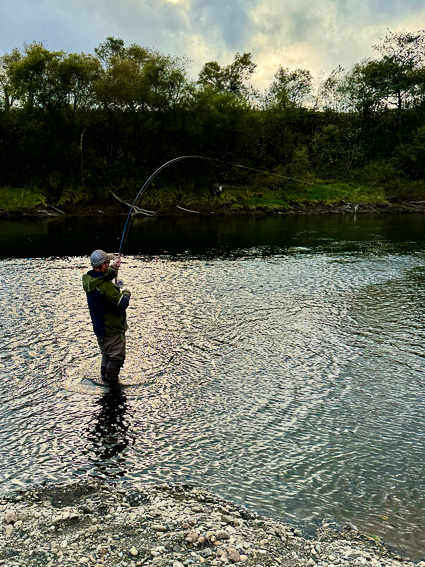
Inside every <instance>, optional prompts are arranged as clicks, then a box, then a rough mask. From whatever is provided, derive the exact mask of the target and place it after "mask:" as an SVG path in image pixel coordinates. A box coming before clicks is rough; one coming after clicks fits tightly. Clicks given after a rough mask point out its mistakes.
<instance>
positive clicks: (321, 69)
mask: <svg viewBox="0 0 425 567" xmlns="http://www.w3.org/2000/svg"><path fill="white" fill-rule="evenodd" d="M424 28H425V0H0V54H3V53H8V52H10V51H11V50H12V49H13V48H14V47H21V46H22V45H23V44H24V43H31V42H32V41H37V42H43V43H44V45H45V46H46V47H47V48H48V49H50V50H53V51H56V50H58V51H59V50H64V51H66V52H68V53H76V52H78V53H79V52H85V53H93V52H94V51H93V50H94V48H95V47H96V46H97V45H98V44H99V43H101V42H102V41H104V40H105V39H106V38H107V37H108V36H113V37H116V38H121V39H123V40H124V41H125V44H126V45H130V44H131V43H137V44H138V45H141V46H143V47H149V48H154V49H157V50H158V51H160V52H161V53H164V54H167V55H173V56H186V57H188V58H189V59H190V60H191V65H190V67H189V74H190V76H191V77H192V78H194V79H196V78H197V76H198V73H199V71H200V70H201V69H202V66H203V65H204V64H205V63H206V62H208V61H217V62H218V63H219V64H220V65H228V64H230V63H231V62H232V61H233V59H234V56H235V54H236V53H237V52H239V53H244V52H250V53H251V54H252V59H253V61H254V63H256V64H257V69H256V72H255V75H254V78H253V84H254V86H256V87H257V88H259V89H265V88H267V87H268V86H269V85H270V83H271V82H272V80H273V76H274V74H275V72H276V71H277V69H278V67H279V66H280V65H282V66H283V67H289V68H290V69H297V68H302V69H309V70H310V71H311V72H312V73H313V75H314V76H320V75H322V76H327V75H328V74H329V73H330V72H331V71H332V70H333V69H335V68H337V67H338V66H341V67H342V68H343V69H345V70H349V69H350V68H351V67H352V66H353V65H354V64H355V63H358V62H360V61H361V60H362V59H364V58H365V57H370V56H373V55H374V53H375V52H374V51H373V49H372V46H373V45H376V44H377V43H379V42H380V39H382V38H383V37H385V34H386V33H387V30H391V31H393V32H394V31H399V30H402V29H405V30H407V31H417V30H420V29H424Z"/></svg>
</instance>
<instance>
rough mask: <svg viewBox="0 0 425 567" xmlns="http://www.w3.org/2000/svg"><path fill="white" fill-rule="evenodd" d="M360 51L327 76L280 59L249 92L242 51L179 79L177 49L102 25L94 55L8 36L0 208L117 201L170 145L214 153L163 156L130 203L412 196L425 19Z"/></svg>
mask: <svg viewBox="0 0 425 567" xmlns="http://www.w3.org/2000/svg"><path fill="white" fill-rule="evenodd" d="M374 52H375V57H373V58H369V59H364V60H363V61H361V62H359V63H357V64H355V65H354V66H353V68H352V69H350V70H344V69H341V68H338V69H335V70H334V71H333V72H332V73H331V74H330V75H329V76H327V77H324V76H323V77H320V78H317V77H315V78H314V77H313V75H312V74H311V73H310V71H308V70H305V69H288V68H285V67H282V66H281V67H279V68H278V69H277V70H276V74H275V78H274V81H273V82H272V84H271V85H270V86H269V88H268V89H266V91H264V92H259V91H257V90H256V89H254V88H253V87H252V79H253V77H254V76H255V72H256V64H255V63H254V62H253V60H252V55H251V54H250V53H243V54H240V53H237V54H236V55H235V57H234V60H233V62H231V63H230V64H229V65H227V66H222V65H220V64H219V63H217V62H215V61H211V62H207V63H205V65H204V66H203V68H202V70H201V72H200V73H199V76H198V79H197V80H195V81H194V80H191V79H190V78H189V75H188V68H189V63H190V62H189V61H188V60H187V59H185V58H182V57H173V56H169V55H164V54H162V53H160V52H158V51H155V50H152V49H148V48H146V47H142V46H139V45H136V44H133V45H130V46H126V45H125V43H124V41H123V40H121V39H117V38H112V37H109V38H107V39H106V40H105V42H103V43H101V44H100V45H99V46H98V47H97V48H95V50H94V53H93V54H85V53H66V52H64V51H50V50H49V49H47V47H45V46H44V45H43V44H41V43H31V44H26V45H24V46H23V47H22V48H16V49H14V50H13V51H12V52H11V53H8V54H5V55H3V56H2V57H0V140H1V145H0V172H1V173H0V187H1V188H0V208H3V209H4V208H6V209H7V208H9V209H10V208H16V207H25V206H27V207H34V206H36V205H37V204H42V203H44V204H50V205H53V206H56V207H60V208H61V209H65V210H67V209H68V210H70V209H72V208H73V207H76V206H77V205H81V204H84V203H113V202H115V200H114V197H113V196H112V192H113V193H115V194H116V195H118V196H119V198H120V199H122V200H127V201H131V200H132V198H133V197H134V195H135V194H136V192H137V190H138V189H139V188H140V187H141V185H142V184H143V183H144V182H145V180H146V179H147V178H148V177H149V176H150V175H151V174H152V172H153V171H155V170H156V169H157V168H158V167H159V166H161V165H162V164H163V163H165V162H167V161H168V160H171V159H173V158H175V157H178V156H182V155H201V156H208V157H211V158H214V159H216V160H222V161H223V162H225V163H219V162H218V161H217V162H205V161H201V160H185V161H182V162H180V163H177V164H175V165H172V166H171V167H169V168H167V169H166V170H164V172H163V173H162V174H161V175H160V176H158V178H157V179H156V180H155V182H154V184H153V185H152V187H151V189H150V190H149V191H148V192H147V193H146V196H145V197H144V200H143V201H142V202H141V203H140V206H141V207H144V208H146V209H149V210H158V209H162V210H164V209H167V208H173V207H175V206H180V207H187V208H189V209H192V208H194V209H196V208H198V209H202V208H204V209H208V208H210V209H231V210H232V209H233V210H237V209H246V210H250V209H251V210H255V209H256V208H262V209H264V210H270V211H273V210H285V209H288V208H290V207H291V206H292V205H293V204H294V203H300V202H321V203H325V204H326V203H337V202H350V203H387V202H391V201H394V200H407V201H409V200H410V201H420V200H425V159H424V156H425V31H424V30H421V31H417V32H409V31H405V30H402V31H399V32H391V31H388V32H387V35H386V36H385V37H384V38H382V40H381V41H380V43H379V44H378V45H376V46H374ZM236 164H237V165H243V166H244V168H238V167H234V166H235V165H236ZM264 172H267V174H266V173H264Z"/></svg>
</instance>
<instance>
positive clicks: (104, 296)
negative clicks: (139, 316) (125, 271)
mask: <svg viewBox="0 0 425 567" xmlns="http://www.w3.org/2000/svg"><path fill="white" fill-rule="evenodd" d="M90 261H91V264H92V267H93V269H92V270H90V271H88V272H87V274H84V276H83V287H84V291H85V292H86V294H87V303H88V305H89V310H90V316H91V319H92V323H93V330H94V332H95V335H96V336H97V342H98V344H99V347H100V351H101V353H102V362H101V375H102V379H103V380H105V382H108V383H115V382H117V381H118V375H119V373H120V370H121V368H122V366H123V365H124V360H125V332H126V330H127V321H126V309H127V307H128V304H129V302H130V295H131V293H130V292H129V291H128V290H127V289H124V290H123V291H121V289H120V288H119V287H118V286H117V285H115V284H114V283H113V281H112V280H113V279H114V278H116V277H117V274H118V268H119V267H120V265H121V258H120V257H118V258H116V257H115V256H114V255H113V254H107V253H106V252H104V251H103V250H95V251H94V252H93V254H92V255H91V257H90Z"/></svg>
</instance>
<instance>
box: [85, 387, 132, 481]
mask: <svg viewBox="0 0 425 567" xmlns="http://www.w3.org/2000/svg"><path fill="white" fill-rule="evenodd" d="M97 403H98V404H99V405H100V411H99V414H98V415H97V416H96V423H95V425H94V427H93V429H91V431H90V433H89V439H90V440H91V442H92V443H93V452H94V454H95V456H96V457H97V458H96V462H97V463H98V464H99V468H100V469H101V470H103V472H105V473H106V474H108V475H110V476H115V475H118V476H122V475H124V474H125V473H126V470H125V469H124V462H125V461H124V459H123V458H122V459H119V461H118V460H117V461H116V462H113V461H112V462H111V461H110V460H111V459H113V458H114V457H116V456H117V455H119V454H120V453H122V452H123V451H124V449H125V448H126V447H127V445H128V443H129V439H128V435H127V431H128V428H129V425H128V423H126V421H125V417H126V411H127V410H128V405H127V398H126V397H125V395H124V394H123V391H122V388H121V387H120V386H116V387H115V388H111V389H109V390H108V391H107V392H106V393H105V395H104V396H102V397H101V398H100V399H99V400H98V402H97ZM106 461H109V462H106Z"/></svg>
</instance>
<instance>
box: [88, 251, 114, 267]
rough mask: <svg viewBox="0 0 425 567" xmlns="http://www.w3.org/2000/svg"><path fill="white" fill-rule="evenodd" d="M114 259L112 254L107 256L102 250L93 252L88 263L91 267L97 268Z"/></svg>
mask: <svg viewBox="0 0 425 567" xmlns="http://www.w3.org/2000/svg"><path fill="white" fill-rule="evenodd" d="M114 258H115V255H114V254H107V253H106V252H104V251H103V250H95V251H94V252H93V254H92V255H91V256H90V262H91V265H92V266H94V267H97V266H100V265H101V264H103V263H104V262H111V261H112V260H113V259H114Z"/></svg>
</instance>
